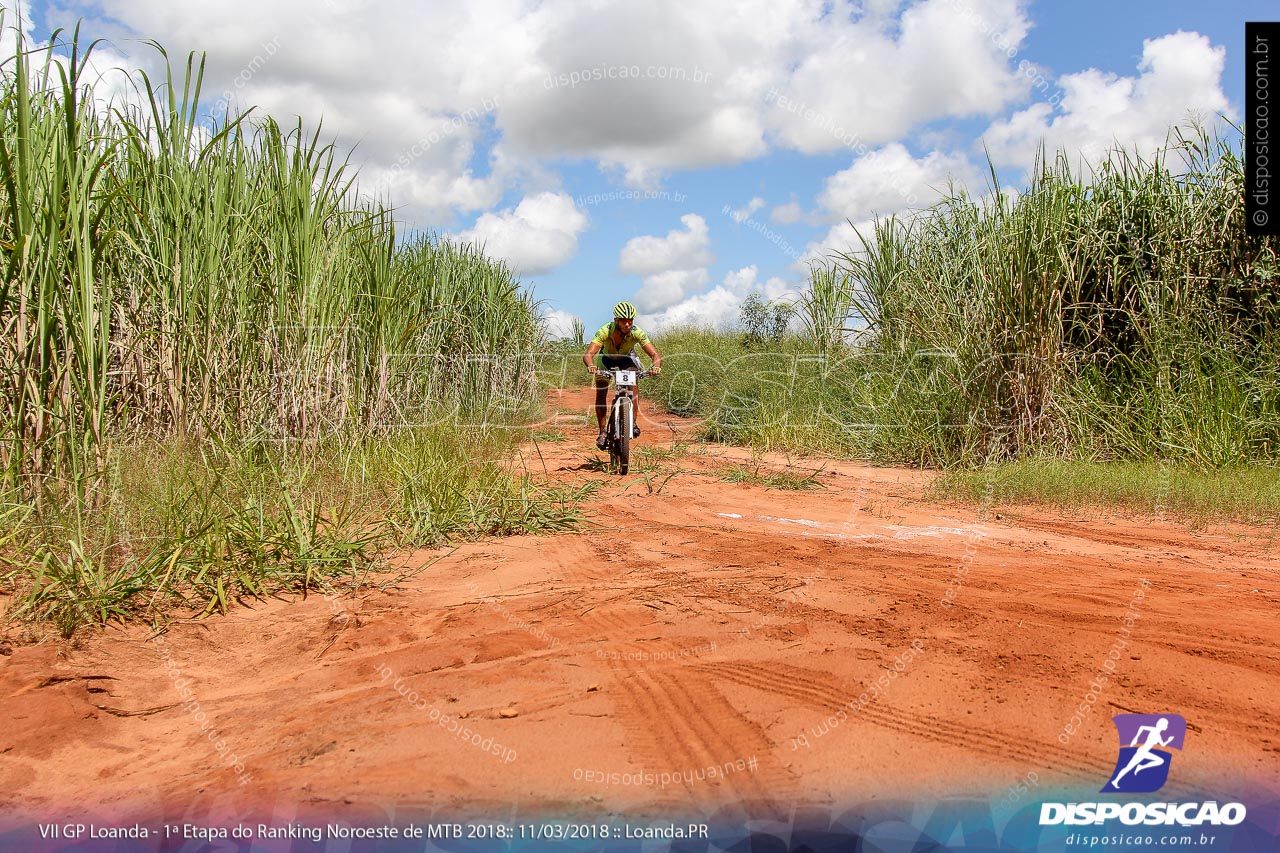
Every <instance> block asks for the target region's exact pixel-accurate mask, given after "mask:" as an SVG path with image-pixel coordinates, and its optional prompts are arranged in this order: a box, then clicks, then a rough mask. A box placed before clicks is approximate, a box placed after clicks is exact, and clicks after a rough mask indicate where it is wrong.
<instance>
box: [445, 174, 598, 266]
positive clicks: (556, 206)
mask: <svg viewBox="0 0 1280 853" xmlns="http://www.w3.org/2000/svg"><path fill="white" fill-rule="evenodd" d="M586 225H587V217H586V216H585V215H583V213H582V212H581V211H579V210H578V208H577V206H576V205H575V204H574V202H573V199H571V198H569V196H567V195H565V194H564V193H552V192H544V193H539V194H538V195H535V196H528V197H526V198H524V199H523V200H522V201H521V202H520V204H518V205H516V207H515V208H514V209H510V208H508V209H506V210H502V211H500V212H498V213H485V214H483V215H482V216H481V217H480V218H479V219H477V220H476V223H475V225H474V226H472V227H471V228H469V229H467V230H466V231H463V232H461V233H459V234H456V235H453V239H455V240H457V241H458V242H463V243H475V244H477V245H483V246H484V249H485V252H486V253H487V254H489V255H490V256H493V257H498V258H503V259H505V260H506V261H508V262H509V263H510V264H511V266H512V268H513V269H514V270H515V271H516V272H517V273H518V274H519V275H526V276H532V275H542V274H544V273H547V272H550V271H551V270H553V269H555V268H556V267H558V266H560V265H561V264H563V263H565V262H566V261H568V260H569V259H570V258H571V257H573V255H574V253H575V252H577V250H578V234H579V233H580V232H581V231H582V230H583V229H584V228H585V227H586Z"/></svg>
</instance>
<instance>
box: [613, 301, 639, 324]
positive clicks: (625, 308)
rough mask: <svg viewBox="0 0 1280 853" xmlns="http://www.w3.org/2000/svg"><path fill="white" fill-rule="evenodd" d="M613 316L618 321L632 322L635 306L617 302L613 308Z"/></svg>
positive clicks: (634, 315) (634, 316)
mask: <svg viewBox="0 0 1280 853" xmlns="http://www.w3.org/2000/svg"><path fill="white" fill-rule="evenodd" d="M613 316H614V317H615V318H617V319H619V320H634V319H635V318H636V306H634V305H632V304H631V303H630V302H619V303H618V304H617V305H615V306H613Z"/></svg>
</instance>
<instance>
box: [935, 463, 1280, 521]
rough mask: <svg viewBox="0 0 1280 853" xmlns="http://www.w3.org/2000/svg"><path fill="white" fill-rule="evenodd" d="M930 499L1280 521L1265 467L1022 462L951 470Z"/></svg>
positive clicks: (1278, 500)
mask: <svg viewBox="0 0 1280 853" xmlns="http://www.w3.org/2000/svg"><path fill="white" fill-rule="evenodd" d="M930 497H933V498H941V499H948V498H959V499H961V500H966V501H973V502H992V503H993V505H996V506H999V505H1011V504H1048V505H1051V506H1057V507H1061V508H1075V507H1081V506H1108V507H1122V508H1124V509H1126V510H1128V511H1130V512H1133V513H1135V514H1138V515H1146V516H1164V515H1165V514H1168V515H1172V516H1176V517H1179V518H1185V519H1190V520H1193V521H1196V522H1208V521H1220V520H1235V521H1244V522H1250V523H1253V524H1271V525H1274V524H1276V523H1277V522H1280V471H1277V470H1276V469H1274V468H1267V467H1263V466H1257V465H1255V466H1249V467H1241V468H1225V469H1221V470H1212V471H1205V470H1197V469H1188V468H1175V467H1172V466H1169V465H1161V464H1158V463H1154V462H1136V463H1135V462H1129V463H1102V462H1085V461H1079V460H1023V461H1017V462H1009V463H1005V464H1003V465H998V466H993V467H992V468H990V469H989V470H986V471H952V472H948V473H946V474H945V475H943V477H941V478H940V479H939V480H938V481H937V482H936V483H935V484H934V485H933V487H932V489H931V491H930Z"/></svg>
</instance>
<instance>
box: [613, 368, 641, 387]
mask: <svg viewBox="0 0 1280 853" xmlns="http://www.w3.org/2000/svg"><path fill="white" fill-rule="evenodd" d="M613 381H614V382H616V383H618V384H619V385H635V384H636V372H635V371H634V370H616V371H614V373H613Z"/></svg>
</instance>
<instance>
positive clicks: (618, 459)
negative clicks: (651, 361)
mask: <svg viewBox="0 0 1280 853" xmlns="http://www.w3.org/2000/svg"><path fill="white" fill-rule="evenodd" d="M648 375H649V371H647V370H609V369H605V370H597V371H596V376H603V377H605V378H607V379H610V380H612V381H613V387H614V393H613V402H612V403H611V404H609V424H608V426H606V427H605V441H606V442H607V444H606V445H605V449H607V450H608V451H609V466H610V467H611V468H612V469H613V470H614V471H615V472H617V473H618V474H625V473H627V471H628V470H629V469H630V468H631V432H632V430H633V428H634V427H635V425H636V401H635V390H634V389H635V387H636V383H637V382H639V381H640V380H641V379H643V378H644V377H646V376H648Z"/></svg>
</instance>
